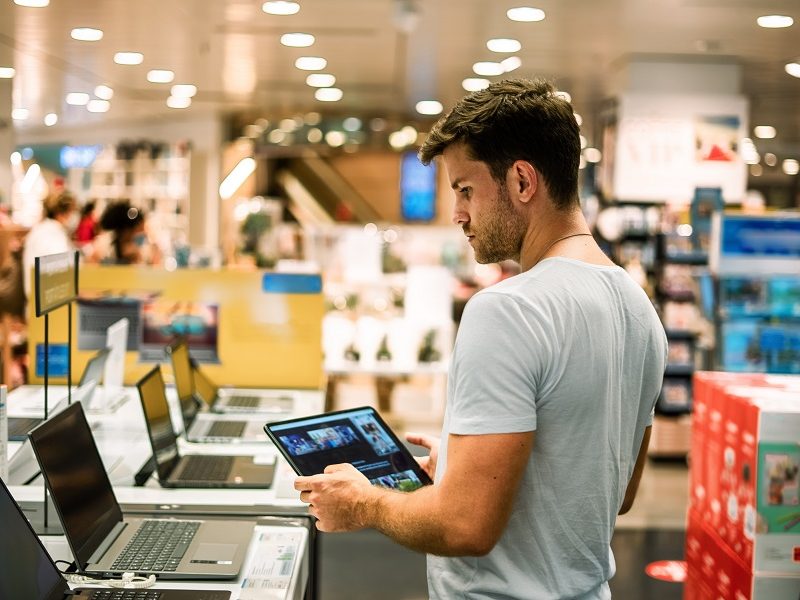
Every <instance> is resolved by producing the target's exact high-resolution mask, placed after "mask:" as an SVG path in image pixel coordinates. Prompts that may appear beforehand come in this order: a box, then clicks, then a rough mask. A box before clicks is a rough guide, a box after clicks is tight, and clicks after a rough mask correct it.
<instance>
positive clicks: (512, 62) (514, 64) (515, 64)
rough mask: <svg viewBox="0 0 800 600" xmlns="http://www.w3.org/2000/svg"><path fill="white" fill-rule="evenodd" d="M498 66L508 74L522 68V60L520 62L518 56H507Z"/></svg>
mask: <svg viewBox="0 0 800 600" xmlns="http://www.w3.org/2000/svg"><path fill="white" fill-rule="evenodd" d="M500 66H502V67H503V72H504V73H510V72H511V71H514V70H515V69H519V68H520V67H521V66H522V60H520V58H519V56H509V57H508V58H506V59H503V60H501V61H500Z"/></svg>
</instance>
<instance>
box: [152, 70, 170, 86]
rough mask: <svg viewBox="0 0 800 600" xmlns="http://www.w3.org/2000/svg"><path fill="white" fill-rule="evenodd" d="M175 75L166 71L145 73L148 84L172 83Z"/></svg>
mask: <svg viewBox="0 0 800 600" xmlns="http://www.w3.org/2000/svg"><path fill="white" fill-rule="evenodd" d="M173 79H175V73H174V72H173V71H170V70H168V69H153V70H151V71H148V72H147V81H149V82H150V83H172V80H173Z"/></svg>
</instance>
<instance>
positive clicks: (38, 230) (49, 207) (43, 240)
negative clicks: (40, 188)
mask: <svg viewBox="0 0 800 600" xmlns="http://www.w3.org/2000/svg"><path fill="white" fill-rule="evenodd" d="M43 208H44V215H43V217H44V218H43V219H42V220H41V221H39V222H38V223H36V225H34V226H33V227H31V230H30V231H29V232H28V235H27V236H26V238H25V247H24V250H23V253H22V267H23V277H24V280H25V296H26V297H27V298H28V301H29V302H30V300H31V291H32V283H33V275H32V272H33V265H34V259H35V258H36V257H37V256H45V255H47V254H58V253H59V252H67V251H69V250H72V249H74V248H73V245H72V241H71V239H72V233H73V232H74V231H75V228H76V227H77V226H78V220H79V218H80V217H79V215H78V205H77V203H76V202H75V197H74V196H73V195H72V194H70V193H69V192H67V191H61V192H59V193H57V194H53V195H51V196H49V197H48V198H47V199H45V201H44V207H43Z"/></svg>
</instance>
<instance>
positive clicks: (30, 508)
mask: <svg viewBox="0 0 800 600" xmlns="http://www.w3.org/2000/svg"><path fill="white" fill-rule="evenodd" d="M18 504H19V506H20V508H21V509H22V512H23V513H25V517H26V518H27V519H28V521H29V522H30V524H31V527H33V531H34V532H35V533H36V535H64V529H63V528H62V527H61V521H59V520H58V513H57V512H56V509H55V507H54V506H53V501H52V500H50V498H49V497H48V498H47V527H45V526H44V520H45V519H44V502H36V501H34V500H29V501H26V502H19V503H18Z"/></svg>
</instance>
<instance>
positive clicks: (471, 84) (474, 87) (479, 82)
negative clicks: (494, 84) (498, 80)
mask: <svg viewBox="0 0 800 600" xmlns="http://www.w3.org/2000/svg"><path fill="white" fill-rule="evenodd" d="M489 83H491V82H490V81H489V80H488V79H482V78H480V77H468V78H467V79H465V80H464V81H462V82H461V87H463V88H464V89H465V90H467V91H468V92H477V91H478V90H485V89H486V88H487V87H489Z"/></svg>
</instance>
